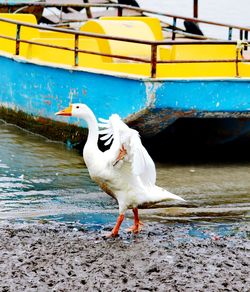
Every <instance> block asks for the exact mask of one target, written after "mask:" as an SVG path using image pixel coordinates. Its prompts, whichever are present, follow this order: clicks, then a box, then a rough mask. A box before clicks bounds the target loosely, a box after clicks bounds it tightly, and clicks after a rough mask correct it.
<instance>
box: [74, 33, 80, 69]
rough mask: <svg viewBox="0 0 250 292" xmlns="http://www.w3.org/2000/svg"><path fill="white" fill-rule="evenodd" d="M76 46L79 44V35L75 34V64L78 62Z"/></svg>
mask: <svg viewBox="0 0 250 292" xmlns="http://www.w3.org/2000/svg"><path fill="white" fill-rule="evenodd" d="M78 46H79V35H78V34H75V58H74V59H75V66H78V64H79V57H78Z"/></svg>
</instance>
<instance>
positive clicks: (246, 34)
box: [245, 30, 248, 40]
mask: <svg viewBox="0 0 250 292" xmlns="http://www.w3.org/2000/svg"><path fill="white" fill-rule="evenodd" d="M245 40H248V31H247V30H245Z"/></svg>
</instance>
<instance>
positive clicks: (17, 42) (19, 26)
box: [16, 24, 21, 55]
mask: <svg viewBox="0 0 250 292" xmlns="http://www.w3.org/2000/svg"><path fill="white" fill-rule="evenodd" d="M20 30H21V24H17V26H16V55H19V51H20Z"/></svg>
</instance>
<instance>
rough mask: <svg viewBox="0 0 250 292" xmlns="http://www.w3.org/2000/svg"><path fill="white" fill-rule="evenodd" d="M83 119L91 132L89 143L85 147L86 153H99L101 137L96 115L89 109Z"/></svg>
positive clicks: (89, 133)
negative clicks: (99, 139)
mask: <svg viewBox="0 0 250 292" xmlns="http://www.w3.org/2000/svg"><path fill="white" fill-rule="evenodd" d="M82 118H83V119H84V120H85V121H86V123H87V125H88V130H89V132H88V137H87V142H86V144H85V146H84V152H85V153H86V152H88V151H91V152H92V153H94V152H99V151H100V150H99V148H98V144H97V143H98V137H99V132H98V123H97V120H96V117H95V115H94V113H93V112H92V111H91V110H90V109H88V112H86V113H84V115H82Z"/></svg>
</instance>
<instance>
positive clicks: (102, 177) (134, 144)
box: [56, 103, 184, 236]
mask: <svg viewBox="0 0 250 292" xmlns="http://www.w3.org/2000/svg"><path fill="white" fill-rule="evenodd" d="M56 114H57V115H61V116H74V117H78V118H82V119H84V120H85V121H86V122H87V125H88V129H89V133H88V138H87V142H86V144H85V146H84V150H83V158H84V161H85V163H86V166H87V168H88V171H89V174H90V177H91V178H92V179H93V180H94V181H95V182H96V183H97V184H99V186H100V187H101V188H102V189H103V190H104V191H105V192H106V193H107V194H109V195H111V196H112V197H113V198H115V199H116V200H117V201H118V204H119V217H118V219H117V223H116V225H115V227H114V228H113V230H112V232H111V234H110V236H117V235H118V232H119V228H120V226H121V223H122V221H123V219H124V216H125V212H126V210H127V209H128V208H132V209H133V213H134V225H133V226H132V227H131V228H130V231H132V232H134V233H138V232H139V230H140V225H141V223H140V221H139V216H138V206H140V205H143V204H145V203H156V202H160V201H165V200H169V199H174V200H181V201H184V200H183V199H182V198H181V197H179V196H177V195H174V194H172V193H170V192H168V191H166V190H164V189H163V188H160V187H158V186H156V185H155V182H156V171H155V165H154V162H153V160H152V159H151V157H150V156H149V154H148V152H147V151H146V149H145V148H144V147H143V145H142V143H141V140H140V137H139V134H138V132H137V131H136V130H133V129H131V128H129V127H128V126H127V125H126V124H125V123H124V122H123V121H122V120H121V119H120V117H119V116H118V115H116V114H113V115H111V117H110V118H109V120H103V119H100V121H101V122H102V124H99V125H98V122H97V120H96V117H95V115H94V113H93V112H92V111H91V109H90V108H89V107H88V106H87V105H85V104H81V103H77V104H72V105H70V106H69V107H68V108H66V109H64V110H62V111H59V112H58V113H56ZM99 127H101V128H103V129H104V130H101V131H99ZM99 134H104V136H103V137H102V138H101V139H102V140H106V143H105V145H109V144H111V142H112V144H111V146H110V148H109V150H106V151H105V152H102V151H101V150H100V149H99V148H98V139H99Z"/></svg>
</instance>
